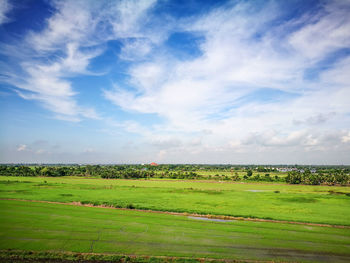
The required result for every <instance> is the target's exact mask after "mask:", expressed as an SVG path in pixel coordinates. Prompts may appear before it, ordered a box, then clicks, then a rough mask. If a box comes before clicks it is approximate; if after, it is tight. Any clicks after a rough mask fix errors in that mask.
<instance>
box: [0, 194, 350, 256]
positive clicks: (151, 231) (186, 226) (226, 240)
mask: <svg viewBox="0 0 350 263" xmlns="http://www.w3.org/2000/svg"><path fill="white" fill-rule="evenodd" d="M0 209H1V214H0V229H1V231H0V233H1V234H0V249H2V250H4V249H20V250H31V251H61V252H64V251H73V252H88V253H90V252H93V253H113V254H130V255H152V256H175V257H195V258H199V257H201V258H202V257H204V258H220V259H225V258H227V259H241V260H245V259H250V260H255V259H259V260H275V261H279V260H281V261H300V262H321V261H323V262H349V261H350V229H337V228H330V227H310V226H304V225H290V224H278V223H265V222H248V221H231V222H212V221H203V220H197V219H191V218H188V217H186V216H175V215H167V214H157V213H151V212H139V211H133V210H118V209H108V208H96V207H81V206H70V205H58V204H47V203H35V202H23V201H8V200H0Z"/></svg>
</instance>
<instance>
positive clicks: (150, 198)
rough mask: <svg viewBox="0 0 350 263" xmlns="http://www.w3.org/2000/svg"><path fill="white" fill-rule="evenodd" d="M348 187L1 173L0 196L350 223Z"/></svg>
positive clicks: (303, 220) (349, 191)
mask: <svg viewBox="0 0 350 263" xmlns="http://www.w3.org/2000/svg"><path fill="white" fill-rule="evenodd" d="M349 193H350V187H334V186H333V187H327V186H305V185H287V184H271V183H270V184H267V183H226V182H225V183H220V182H215V181H200V182H198V181H186V180H184V181H181V180H108V179H85V178H76V177H75V178H69V177H64V178H62V177H61V178H47V177H45V178H43V177H0V198H15V199H26V200H45V201H57V202H73V201H75V202H79V201H80V202H85V203H95V204H107V205H112V206H119V207H128V206H129V207H130V206H131V207H134V208H139V209H150V210H160V211H176V212H188V213H200V214H216V215H230V216H243V217H257V218H268V219H276V220H287V221H300V222H312V223H325V224H338V225H350V196H349Z"/></svg>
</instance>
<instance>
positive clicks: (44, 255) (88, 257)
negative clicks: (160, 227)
mask: <svg viewBox="0 0 350 263" xmlns="http://www.w3.org/2000/svg"><path fill="white" fill-rule="evenodd" d="M0 260H11V261H9V262H12V260H16V262H21V261H23V262H33V261H32V260H36V261H35V262H47V260H50V262H122V263H140V262H143V263H148V262H150V263H163V262H167V263H169V262H174V263H182V262H184V263H191V262H194V263H197V262H200V263H203V262H212V263H216V262H225V263H226V262H227V263H244V262H246V263H277V262H279V263H281V262H286V261H281V260H277V261H271V260H249V259H245V260H239V259H216V258H191V257H173V256H147V255H133V254H114V253H80V252H69V251H52V250H49V251H31V250H28V251H27V250H12V249H11V250H0ZM51 260H53V261H51ZM5 262H6V261H5ZM288 262H289V261H288Z"/></svg>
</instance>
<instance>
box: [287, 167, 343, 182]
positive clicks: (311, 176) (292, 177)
mask: <svg viewBox="0 0 350 263" xmlns="http://www.w3.org/2000/svg"><path fill="white" fill-rule="evenodd" d="M285 180H286V182H287V183H290V184H308V185H320V184H327V185H339V184H340V185H348V184H350V175H349V174H348V173H346V172H345V171H344V170H340V169H338V170H337V169H332V170H329V171H328V172H318V173H311V172H310V170H308V169H307V170H305V171H304V172H300V171H291V172H288V175H287V176H286V178H285Z"/></svg>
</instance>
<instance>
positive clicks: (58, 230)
mask: <svg viewBox="0 0 350 263" xmlns="http://www.w3.org/2000/svg"><path fill="white" fill-rule="evenodd" d="M310 168H311V167H289V168H288V167H287V168H285V167H262V166H229V165H222V166H221V165H213V166H207V165H159V166H156V165H104V166H102V165H101V166H100V165H69V166H67V165H45V166H39V165H32V166H23V165H0V209H1V210H0V211H1V213H0V261H1V262H70V261H75V262H77V261H79V262H111V261H113V262H145V263H148V262H159V263H160V262H203V258H205V260H207V261H214V262H215V261H217V260H220V259H224V260H227V259H230V260H243V261H244V260H273V261H277V262H279V261H283V262H285V261H292V262H295V261H297V262H319V261H325V262H349V261H350V253H349V251H350V187H349V168H348V167H318V168H317V171H316V169H310ZM116 179H117V180H116ZM16 199H17V200H16ZM18 199H20V200H22V201H20V200H18ZM31 201H39V202H31ZM42 201H44V203H43V202H42ZM50 202H51V203H50ZM52 202H58V203H66V204H58V203H52ZM68 204H69V205H68ZM81 204H82V205H86V206H82V205H81ZM96 206H101V207H96ZM115 208H123V209H115ZM135 209H139V210H135ZM155 211H162V213H155ZM168 212H180V213H181V214H179V213H175V214H174V213H168ZM186 213H187V214H186ZM193 214H201V217H199V218H193ZM185 215H191V216H188V217H186V216H185ZM227 216H231V219H236V218H232V216H233V217H242V218H250V219H249V220H247V219H245V220H238V221H235V220H233V221H232V220H231V221H225V220H222V219H223V218H228V217H227ZM219 218H220V219H219ZM254 218H255V219H254ZM252 219H254V221H251V220H252ZM261 219H269V222H266V220H265V221H262V220H261ZM220 220H221V221H220ZM259 220H260V221H259ZM273 220H277V221H278V222H277V221H274V222H273ZM281 221H286V222H284V223H282V222H281ZM307 223H311V224H307ZM321 224H326V225H328V226H325V225H321ZM329 225H334V226H333V227H332V226H329Z"/></svg>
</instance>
